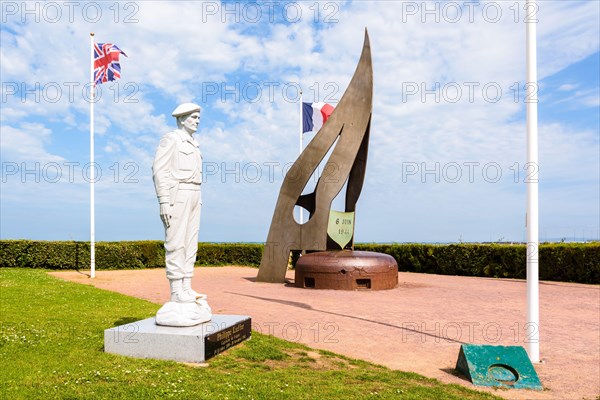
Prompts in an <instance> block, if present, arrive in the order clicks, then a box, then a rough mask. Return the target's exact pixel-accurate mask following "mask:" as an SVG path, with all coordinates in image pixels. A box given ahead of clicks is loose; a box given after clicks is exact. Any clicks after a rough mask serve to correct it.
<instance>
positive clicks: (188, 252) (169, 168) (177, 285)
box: [152, 103, 212, 326]
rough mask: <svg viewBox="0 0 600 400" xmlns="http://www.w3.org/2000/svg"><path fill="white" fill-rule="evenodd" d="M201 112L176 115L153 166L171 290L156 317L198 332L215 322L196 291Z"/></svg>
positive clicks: (191, 107)
mask: <svg viewBox="0 0 600 400" xmlns="http://www.w3.org/2000/svg"><path fill="white" fill-rule="evenodd" d="M200 112H201V109H200V106H198V105H197V104H192V103H185V104H181V105H180V106H178V107H177V108H176V109H175V110H174V111H173V114H172V115H173V117H175V118H176V120H177V129H175V130H174V131H171V132H169V133H167V134H166V135H164V136H163V137H162V139H161V140H160V145H159V146H158V148H157V149H156V155H155V157H154V163H153V165H152V176H153V179H154V188H155V189H156V195H157V196H158V202H159V204H160V218H161V220H162V222H163V225H164V228H165V261H166V266H167V279H168V280H169V284H170V286H171V299H170V301H169V302H168V303H166V304H165V305H164V306H163V307H162V308H161V309H160V310H158V313H157V314H156V323H157V324H158V325H167V326H193V325H197V324H199V323H202V322H206V321H209V320H210V319H211V317H212V314H211V309H210V307H209V306H208V303H207V301H206V300H207V296H206V295H203V294H199V293H197V292H196V291H194V290H193V289H192V286H191V284H192V276H193V275H194V262H195V261H196V254H197V252H198V230H199V228H200V209H201V207H202V195H201V192H200V185H201V183H202V154H201V153H200V149H199V148H198V142H196V140H195V139H194V137H193V134H194V132H196V130H197V129H198V124H199V122H200Z"/></svg>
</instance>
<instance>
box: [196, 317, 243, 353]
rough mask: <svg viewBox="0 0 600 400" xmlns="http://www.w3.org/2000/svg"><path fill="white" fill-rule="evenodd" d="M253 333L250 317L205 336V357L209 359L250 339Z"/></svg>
mask: <svg viewBox="0 0 600 400" xmlns="http://www.w3.org/2000/svg"><path fill="white" fill-rule="evenodd" d="M251 333H252V324H251V320H250V318H248V319H246V320H243V321H240V322H238V323H237V324H235V325H233V326H230V327H228V328H226V329H223V330H221V331H219V332H215V333H213V334H212V335H209V336H206V337H205V338H204V359H205V360H208V359H209V358H212V357H214V356H216V355H217V354H219V353H222V352H224V351H225V350H227V349H228V348H230V347H233V346H235V345H236V344H239V343H241V342H243V341H244V340H246V339H248V338H249V337H250V335H251Z"/></svg>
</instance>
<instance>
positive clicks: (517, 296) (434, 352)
mask: <svg viewBox="0 0 600 400" xmlns="http://www.w3.org/2000/svg"><path fill="white" fill-rule="evenodd" d="M256 274H257V269H254V268H247V267H219V268H196V274H195V276H194V288H195V289H196V290H198V291H200V292H203V293H206V294H208V300H209V304H210V305H211V307H212V309H213V312H214V313H223V314H246V315H250V316H252V323H253V329H255V330H256V331H259V332H262V333H265V334H273V335H275V336H277V337H280V338H283V339H287V340H290V341H297V342H301V343H304V344H306V345H308V346H311V347H314V348H319V349H325V350H330V351H333V352H336V353H339V354H344V355H346V356H349V357H352V358H359V359H363V360H367V361H371V362H374V363H377V364H382V365H385V366H387V367H389V368H392V369H399V370H404V371H413V372H417V373H419V374H423V375H425V376H429V377H433V378H437V379H439V380H441V381H443V382H447V383H457V384H461V385H464V386H468V387H471V388H474V386H472V385H471V384H470V382H468V381H466V380H465V379H463V378H461V377H459V376H455V375H454V374H455V373H454V366H455V364H456V359H457V356H458V351H459V348H460V344H461V343H479V344H501V345H525V343H524V342H525V340H526V334H525V328H524V324H525V310H526V285H525V282H524V281H522V280H508V279H487V278H472V277H456V276H442V275H426V274H414V273H399V282H400V284H399V286H398V288H396V289H393V290H387V291H377V292H369V291H361V292H348V291H334V290H310V289H298V288H294V287H292V286H291V285H289V284H287V285H283V284H268V283H257V282H255V279H254V278H255V277H256ZM52 275H55V276H58V277H60V278H63V279H67V280H72V281H75V282H79V283H84V284H93V285H94V286H96V287H99V288H103V289H108V290H112V291H116V292H120V293H124V294H127V295H131V296H135V297H139V298H143V299H147V300H150V301H152V302H155V303H157V304H162V303H164V302H166V301H167V299H168V297H169V293H168V292H169V288H168V283H167V280H166V278H165V272H164V270H162V269H149V270H136V271H131V270H128V271H99V272H97V274H96V279H94V280H92V279H89V277H88V276H87V275H85V274H82V273H79V272H71V271H69V272H56V273H52ZM287 277H288V279H289V281H290V282H291V281H293V278H294V273H293V271H289V272H288V275H287ZM157 308H158V307H157ZM540 325H541V330H540V336H541V356H542V359H543V363H541V364H537V365H536V366H535V368H536V370H537V372H538V375H539V377H540V379H541V381H542V384H543V385H544V387H545V390H544V391H542V392H536V391H529V390H514V389H513V390H497V389H481V390H488V391H491V392H493V393H495V394H497V395H500V396H503V397H506V398H515V399H530V398H531V399H581V398H586V399H596V398H597V397H598V396H599V395H600V326H599V325H600V287H599V286H594V285H580V284H570V283H558V282H542V283H541V285H540Z"/></svg>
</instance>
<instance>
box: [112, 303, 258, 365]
mask: <svg viewBox="0 0 600 400" xmlns="http://www.w3.org/2000/svg"><path fill="white" fill-rule="evenodd" d="M251 329H252V328H251V319H250V317H248V316H243V315H213V316H212V319H211V320H210V321H208V322H204V323H202V324H199V325H195V326H190V327H171V326H159V325H157V324H156V320H155V318H154V317H153V318H148V319H144V320H141V321H136V322H132V323H129V324H125V325H121V326H117V327H114V328H110V329H106V330H105V331H104V351H106V352H107V353H113V354H120V355H124V356H130V357H138V358H158V359H162V360H172V361H183V362H196V363H198V362H203V361H206V360H208V359H209V358H211V357H214V356H216V355H217V354H219V353H221V352H223V351H225V350H227V349H228V348H230V347H233V346H235V345H237V344H239V343H241V342H243V341H244V340H246V339H249V338H250V336H251Z"/></svg>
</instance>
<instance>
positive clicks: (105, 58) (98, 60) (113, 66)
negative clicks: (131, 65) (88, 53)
mask: <svg viewBox="0 0 600 400" xmlns="http://www.w3.org/2000/svg"><path fill="white" fill-rule="evenodd" d="M120 54H123V55H124V56H125V57H127V54H125V52H123V50H121V49H119V48H118V47H117V46H116V45H114V44H111V43H94V83H95V84H96V85H98V84H101V83H104V82H108V81H114V80H115V79H119V78H120V77H121V65H120V64H119V55H120Z"/></svg>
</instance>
